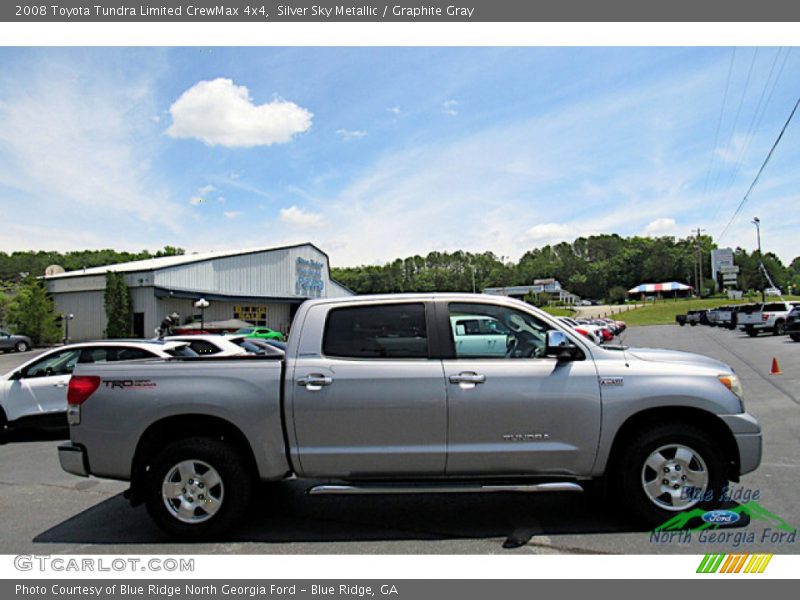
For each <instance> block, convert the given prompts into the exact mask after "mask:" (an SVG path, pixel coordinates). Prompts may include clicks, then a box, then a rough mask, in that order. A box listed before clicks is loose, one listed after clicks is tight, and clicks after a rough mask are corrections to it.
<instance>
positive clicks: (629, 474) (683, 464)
mask: <svg viewBox="0 0 800 600" xmlns="http://www.w3.org/2000/svg"><path fill="white" fill-rule="evenodd" d="M662 459H663V460H662ZM648 463H650V464H648ZM667 468H669V469H670V470H669V472H666V471H664V469H667ZM686 477H688V479H685V480H682V479H681V478H686ZM692 479H694V480H695V481H694V483H695V484H696V485H695V486H694V487H690V484H691V482H692ZM616 481H617V484H616V486H615V488H616V490H617V491H618V492H619V496H618V499H621V500H622V501H623V503H624V505H625V506H626V507H627V509H628V511H629V513H630V515H631V516H633V517H634V518H635V519H636V520H637V521H641V522H642V523H645V524H647V525H648V526H651V527H655V526H658V525H660V524H662V523H664V522H665V521H667V520H669V519H671V518H673V517H675V516H676V515H677V514H679V513H681V512H684V511H690V510H693V509H698V508H699V509H703V510H708V509H710V508H712V507H713V506H715V505H717V504H719V498H720V495H721V491H722V488H723V487H724V486H725V485H726V484H727V482H728V477H727V471H726V463H725V460H724V458H723V456H722V454H721V453H720V450H719V449H718V445H717V444H716V443H715V442H714V440H713V439H712V438H711V436H709V435H708V434H707V433H706V432H705V431H703V430H702V429H699V428H697V427H694V426H692V425H686V424H683V423H666V424H664V425H656V426H653V427H651V428H649V429H646V430H644V431H643V432H642V433H639V434H637V435H636V436H635V437H633V438H632V439H631V440H630V442H629V443H628V445H627V447H626V448H625V450H624V454H623V455H622V456H621V458H620V460H619V462H618V464H617V471H616ZM664 481H668V484H666V485H664V484H663V482H664ZM675 485H679V486H681V488H680V491H681V494H682V496H680V497H677V498H675V497H672V496H671V494H672V492H671V491H670V492H667V490H669V489H670V488H673V486H675ZM659 491H661V494H660V495H658V492H659ZM612 493H613V490H612Z"/></svg>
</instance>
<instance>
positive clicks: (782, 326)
mask: <svg viewBox="0 0 800 600" xmlns="http://www.w3.org/2000/svg"><path fill="white" fill-rule="evenodd" d="M772 335H786V321H775V327H774V328H773V329H772Z"/></svg>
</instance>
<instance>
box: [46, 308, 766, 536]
mask: <svg viewBox="0 0 800 600" xmlns="http://www.w3.org/2000/svg"><path fill="white" fill-rule="evenodd" d="M477 316H481V317H484V319H487V320H490V321H494V322H495V325H494V326H492V327H491V328H492V329H494V330H495V331H503V332H506V331H509V332H510V333H504V334H505V335H506V336H507V340H508V347H509V348H510V350H511V351H510V352H506V353H504V355H502V356H496V357H493V358H487V357H486V356H485V353H484V349H483V348H477V349H472V348H471V347H469V346H466V345H465V346H462V347H461V349H459V348H458V347H457V346H456V343H455V341H456V340H455V338H456V335H457V332H456V331H455V330H454V326H453V325H454V322H455V324H456V327H457V326H458V319H460V318H461V317H469V318H472V317H477ZM482 320H483V319H482ZM480 327H486V328H487V329H489V328H490V326H489V324H488V323H486V324H481V325H480ZM123 379H124V380H130V381H140V380H141V381H146V382H147V384H146V385H142V386H140V387H137V388H133V389H121V388H119V387H115V386H113V385H108V384H107V382H108V381H116V380H123ZM104 384H105V385H104ZM69 402H70V405H69V412H68V418H69V422H70V442H69V443H67V444H64V445H62V446H60V447H59V449H58V452H59V460H60V462H61V465H62V467H63V468H64V469H65V470H66V471H68V472H70V473H74V474H76V475H82V476H88V475H90V474H93V475H96V476H98V477H104V478H110V479H117V480H123V481H130V484H131V487H130V490H129V492H128V494H127V497H128V498H129V500H130V501H131V502H132V503H133V504H134V505H135V504H140V503H144V504H145V505H146V506H147V509H148V512H149V514H150V516H151V517H152V518H153V519H154V521H155V522H156V523H157V524H158V525H159V526H160V527H161V528H162V529H163V530H164V531H166V532H167V533H168V534H170V535H173V536H177V537H183V538H190V539H197V538H207V537H215V536H220V535H227V534H229V533H230V532H231V531H232V529H233V528H234V527H235V526H237V525H240V524H241V523H242V522H243V521H244V520H245V516H246V515H247V512H248V507H249V505H250V504H251V502H252V501H254V500H255V501H257V502H258V505H259V506H263V505H264V503H265V502H268V500H269V498H268V497H265V496H264V488H263V487H260V486H259V485H258V483H259V481H282V480H286V479H293V480H294V479H299V480H303V479H305V480H306V481H308V488H309V489H308V493H309V494H310V495H312V496H316V495H319V494H398V493H414V494H423V493H443V492H450V493H454V492H498V491H504V492H546V491H559V492H579V491H582V490H583V486H585V485H588V484H589V483H590V482H591V481H592V480H601V479H602V480H604V481H606V482H607V483H608V486H609V487H608V489H609V491H610V493H611V494H612V497H613V499H614V503H615V504H624V506H625V508H626V509H627V511H628V514H629V515H631V516H632V517H636V518H638V519H640V520H642V521H644V522H647V523H649V524H650V525H653V524H656V523H663V522H664V521H666V520H667V519H670V518H673V517H675V516H676V515H677V514H679V513H681V512H684V511H689V510H696V509H701V510H709V509H710V508H712V507H715V506H718V505H719V503H720V502H721V501H722V497H721V492H722V490H723V488H724V487H725V486H727V485H728V481H729V480H731V479H733V480H736V481H738V479H739V477H740V476H741V475H743V474H746V473H749V472H751V471H753V470H754V469H756V468H757V467H758V465H759V463H760V460H761V447H762V436H761V430H760V427H759V425H758V421H757V420H756V419H755V417H753V416H752V415H750V414H748V413H746V412H745V410H744V405H743V400H742V389H741V386H740V383H739V379H738V378H737V376H736V374H735V373H734V372H733V370H732V369H731V367H729V366H728V365H726V364H724V363H722V362H719V361H717V360H714V359H712V358H708V357H705V356H700V355H697V354H691V353H686V352H677V351H672V350H660V349H652V348H649V349H644V348H623V347H620V346H617V347H608V348H606V347H603V346H597V345H594V344H592V343H590V342H589V341H588V340H586V339H585V338H583V337H582V336H581V335H579V334H577V333H576V332H574V331H572V330H571V329H569V328H568V327H566V326H565V325H563V324H562V323H560V322H559V321H558V320H557V319H555V318H553V317H552V316H551V315H548V314H547V313H545V312H543V311H541V310H539V309H537V308H535V307H532V306H530V305H528V304H526V303H524V302H521V301H517V300H514V299H511V298H500V297H497V296H484V295H473V294H407V295H386V296H353V297H347V298H321V299H314V300H308V301H306V302H304V303H303V304H302V305H301V306H300V307H299V309H298V312H297V315H296V317H295V324H294V327H293V328H292V332H291V334H290V336H289V342H288V346H287V351H286V355H285V357H283V358H280V357H274V358H273V357H264V358H258V357H256V358H251V359H249V360H246V359H245V357H236V358H233V359H231V360H227V361H224V362H223V361H220V362H216V361H213V360H212V361H208V360H197V359H195V360H179V361H153V362H148V364H147V365H146V367H145V366H142V365H139V366H137V365H134V364H130V365H125V366H120V365H97V364H95V365H82V364H81V365H78V367H77V369H76V372H75V375H74V376H73V377H72V380H71V381H70V389H69ZM256 493H257V494H258V495H257V497H256ZM266 493H267V494H268V492H266ZM116 518H118V517H116ZM565 518H568V516H567V515H565Z"/></svg>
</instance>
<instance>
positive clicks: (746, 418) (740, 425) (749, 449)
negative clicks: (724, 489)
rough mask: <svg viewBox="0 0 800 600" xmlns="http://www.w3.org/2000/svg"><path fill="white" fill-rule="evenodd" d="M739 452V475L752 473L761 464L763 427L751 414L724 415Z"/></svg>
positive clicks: (723, 418) (723, 417)
mask: <svg viewBox="0 0 800 600" xmlns="http://www.w3.org/2000/svg"><path fill="white" fill-rule="evenodd" d="M721 418H722V420H723V421H725V424H726V425H727V426H728V428H730V430H731V432H732V433H733V438H734V440H736V446H737V448H738V450H739V474H740V475H744V474H746V473H751V472H752V471H755V470H756V469H757V468H758V465H760V464H761V445H762V436H761V426H760V425H759V424H758V420H757V419H756V418H755V417H754V416H753V415H751V414H750V413H741V414H738V415H722V416H721Z"/></svg>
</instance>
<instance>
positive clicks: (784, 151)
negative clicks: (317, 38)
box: [0, 48, 800, 266]
mask: <svg viewBox="0 0 800 600" xmlns="http://www.w3.org/2000/svg"><path fill="white" fill-rule="evenodd" d="M729 72H730V78H729V77H728V73H729ZM797 81H800V52H790V51H788V50H786V49H779V48H758V49H756V48H737V49H735V50H734V49H733V48H164V49H161V48H99V49H98V48H41V49H39V48H28V49H12V48H3V49H0V210H1V211H2V215H3V233H2V235H0V250H4V251H13V250H25V249H56V250H72V249H83V248H103V247H114V248H117V249H127V250H140V249H144V248H147V249H151V250H156V249H158V248H160V247H163V246H164V245H177V246H181V247H184V248H186V249H187V250H188V251H205V250H214V249H229V248H244V247H255V246H269V245H279V244H286V243H294V242H299V241H311V242H314V243H316V244H318V245H319V246H320V247H321V248H323V249H324V250H326V251H327V252H328V253H329V254H330V256H331V261H332V264H333V265H334V266H347V265H354V264H370V263H381V262H384V261H388V260H391V259H393V258H395V257H404V256H408V255H412V254H424V253H427V252H429V251H431V250H455V249H465V250H470V251H484V250H491V251H493V252H495V253H496V254H497V255H498V256H505V257H508V258H510V259H516V258H518V257H519V256H520V255H521V254H522V253H524V252H525V251H526V250H528V249H530V248H533V247H536V246H541V245H543V244H546V243H555V242H558V241H562V240H567V241H571V240H572V239H574V238H575V237H577V236H579V235H590V234H593V233H602V232H616V233H619V234H622V235H633V234H640V235H677V236H685V235H687V234H688V233H689V232H690V230H692V229H693V228H695V227H701V228H704V229H705V230H706V231H707V232H708V233H710V234H712V235H714V236H715V237H716V236H718V235H719V234H720V232H721V231H722V230H723V229H724V227H725V225H726V224H727V222H728V220H729V219H730V218H731V215H732V214H733V212H734V210H735V208H736V206H737V204H738V203H739V201H740V200H741V198H742V196H743V195H744V193H745V191H746V189H747V187H748V186H749V184H750V182H751V181H752V179H753V177H754V175H755V173H756V171H757V170H758V168H759V166H760V165H761V162H762V161H763V159H764V157H765V156H766V154H767V152H768V150H769V148H770V146H771V144H772V143H773V141H774V139H775V137H776V136H777V134H778V131H779V130H780V128H781V126H782V125H783V123H784V121H785V120H786V117H787V116H788V114H789V112H790V110H791V108H792V106H793V105H794V102H795V101H796V99H797V94H798V89H797V86H796V82H797ZM726 88H727V95H726V94H725V90H726ZM723 98H724V99H725V106H724V110H721V108H722V106H723ZM720 115H721V116H720ZM798 119H800V117H798ZM799 141H800V123H798V122H793V123H792V124H791V125H790V127H789V129H788V130H787V133H786V135H785V136H784V139H783V141H782V142H781V145H780V146H779V148H778V149H777V151H776V153H775V155H774V157H773V159H772V161H771V162H770V164H769V166H768V167H767V169H766V171H765V173H764V175H763V176H762V179H761V182H760V183H759V186H758V187H757V188H756V189H755V191H754V193H753V194H752V195H751V198H750V200H749V201H748V204H747V205H746V206H745V208H744V210H743V212H742V214H741V216H740V217H739V218H738V219H737V220H736V221H735V222H734V223H733V225H732V226H731V227H730V228H729V229H728V231H727V233H726V234H725V236H724V238H723V239H722V240H721V244H722V245H732V246H737V245H740V246H743V247H746V248H748V249H752V248H754V246H755V228H754V227H753V226H752V225H751V224H750V220H751V218H752V217H753V216H755V215H757V216H759V217H760V218H761V221H762V240H763V245H764V248H765V250H772V251H774V252H776V253H777V254H778V255H779V256H781V258H782V259H783V260H784V261H789V260H791V259H792V258H794V257H795V256H797V255H798V254H800V245H798V243H797V236H796V233H797V231H798V227H799V226H800V214H798V211H797V210H796V206H797V204H798V202H797V201H798V195H800V185H798V184H800V169H798V166H800V144H798V142H799ZM715 142H716V143H715Z"/></svg>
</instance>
